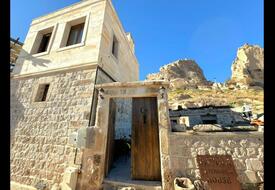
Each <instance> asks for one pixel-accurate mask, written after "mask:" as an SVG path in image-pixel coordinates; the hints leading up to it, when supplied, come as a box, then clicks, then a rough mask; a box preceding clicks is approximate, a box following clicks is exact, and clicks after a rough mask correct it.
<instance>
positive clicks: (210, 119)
mask: <svg viewBox="0 0 275 190" xmlns="http://www.w3.org/2000/svg"><path fill="white" fill-rule="evenodd" d="M201 120H202V123H203V124H218V121H217V115H210V114H208V115H201Z"/></svg>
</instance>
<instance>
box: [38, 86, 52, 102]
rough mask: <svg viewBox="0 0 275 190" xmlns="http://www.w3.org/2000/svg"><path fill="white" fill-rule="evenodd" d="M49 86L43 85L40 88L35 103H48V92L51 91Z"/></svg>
mask: <svg viewBox="0 0 275 190" xmlns="http://www.w3.org/2000/svg"><path fill="white" fill-rule="evenodd" d="M49 86H50V85H49V84H41V85H39V87H38V90H37V94H36V98H35V101H36V102H44V101H46V98H47V94H48V90H49Z"/></svg>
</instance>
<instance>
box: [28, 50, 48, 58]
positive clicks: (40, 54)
mask: <svg viewBox="0 0 275 190" xmlns="http://www.w3.org/2000/svg"><path fill="white" fill-rule="evenodd" d="M47 54H49V51H44V52H41V53H35V54H32V56H33V57H40V56H43V55H47Z"/></svg>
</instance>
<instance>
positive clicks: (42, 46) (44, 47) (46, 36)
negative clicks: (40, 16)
mask: <svg viewBox="0 0 275 190" xmlns="http://www.w3.org/2000/svg"><path fill="white" fill-rule="evenodd" d="M51 35H52V33H48V34H44V35H43V37H42V40H41V42H40V46H39V48H38V52H37V53H41V52H45V51H47V49H48V46H49V42H50V39H51Z"/></svg>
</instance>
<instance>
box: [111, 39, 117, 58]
mask: <svg viewBox="0 0 275 190" xmlns="http://www.w3.org/2000/svg"><path fill="white" fill-rule="evenodd" d="M112 54H113V56H115V57H116V58H118V40H117V38H116V36H115V35H114V36H113V43H112Z"/></svg>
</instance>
